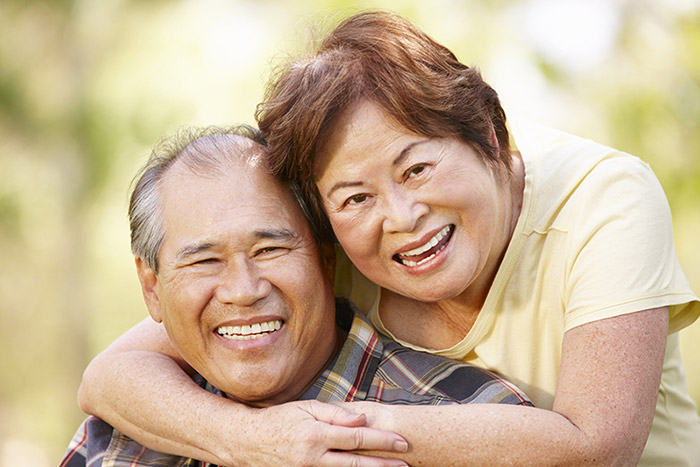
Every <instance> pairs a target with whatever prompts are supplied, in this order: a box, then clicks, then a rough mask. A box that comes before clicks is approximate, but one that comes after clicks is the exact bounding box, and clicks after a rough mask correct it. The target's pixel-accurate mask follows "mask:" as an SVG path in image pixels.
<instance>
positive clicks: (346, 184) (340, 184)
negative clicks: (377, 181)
mask: <svg viewBox="0 0 700 467" xmlns="http://www.w3.org/2000/svg"><path fill="white" fill-rule="evenodd" d="M360 185H362V182H338V183H336V184H335V185H333V186H332V187H331V189H330V190H328V192H327V193H326V198H330V197H331V195H332V194H333V193H334V192H335V191H336V190H340V189H341V188H348V187H353V186H360Z"/></svg>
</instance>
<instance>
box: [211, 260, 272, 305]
mask: <svg viewBox="0 0 700 467" xmlns="http://www.w3.org/2000/svg"><path fill="white" fill-rule="evenodd" d="M271 290H272V284H270V282H269V281H268V280H267V279H265V278H264V277H262V276H261V275H260V273H259V271H258V267H257V266H256V265H255V263H254V262H253V261H252V260H251V259H250V258H236V259H235V260H232V261H230V262H229V263H228V264H227V267H226V269H225V272H224V273H223V275H222V277H221V282H220V283H219V286H218V287H217V290H216V298H217V299H218V300H219V302H221V303H226V304H232V305H237V306H250V305H253V304H255V302H257V301H258V300H260V299H263V298H265V297H266V296H268V295H269V294H270V292H271Z"/></svg>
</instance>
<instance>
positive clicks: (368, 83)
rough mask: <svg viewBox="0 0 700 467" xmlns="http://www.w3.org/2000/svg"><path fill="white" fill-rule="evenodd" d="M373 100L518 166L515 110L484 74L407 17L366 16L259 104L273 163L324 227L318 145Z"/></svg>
mask: <svg viewBox="0 0 700 467" xmlns="http://www.w3.org/2000/svg"><path fill="white" fill-rule="evenodd" d="M363 100H367V101H370V102H372V103H374V104H375V105H377V106H379V107H380V108H381V109H382V110H383V111H384V112H386V113H387V115H389V116H390V117H392V118H393V119H395V120H396V122H398V123H399V124H400V125H402V126H403V127H405V128H406V129H408V130H410V131H413V132H415V133H418V134H422V135H425V136H428V137H436V138H441V137H455V138H458V139H460V140H462V141H464V142H465V143H467V144H469V145H471V146H472V147H473V148H474V149H475V151H476V152H477V154H478V155H479V156H480V157H481V158H482V160H484V161H485V162H488V163H491V164H492V165H493V166H501V167H503V168H505V169H506V170H510V160H511V156H510V148H509V143H508V130H507V129H506V117H505V113H504V111H503V108H502V107H501V104H500V101H499V99H498V95H497V93H496V91H495V90H494V89H493V88H492V87H491V86H489V85H488V84H487V83H486V82H485V81H484V80H483V79H482V77H481V74H480V73H479V71H478V70H476V69H475V68H471V67H468V66H466V65H464V64H462V63H460V62H459V61H458V60H457V58H456V57H455V55H454V54H453V53H452V52H451V51H450V50H448V49H447V48H446V47H444V46H442V45H440V44H438V43H437V42H435V41H434V40H433V39H431V38H430V37H429V36H428V35H427V34H425V33H424V32H423V31H421V30H420V29H418V28H417V27H416V26H415V25H413V24H412V23H411V22H409V21H407V20H406V19H404V18H402V17H401V16H399V15H396V14H393V13H389V12H384V11H369V12H363V13H359V14H357V15H354V16H351V17H349V18H347V19H345V20H344V21H342V22H341V23H340V24H339V25H338V26H337V27H336V28H335V29H333V30H332V31H331V32H330V33H329V34H328V36H326V37H325V39H324V40H323V41H322V42H321V44H320V46H319V47H318V49H317V50H316V52H315V53H314V54H313V55H311V56H309V57H304V58H299V59H297V60H295V61H292V62H290V63H288V64H287V65H285V66H284V67H283V68H282V69H281V70H280V72H279V73H278V75H277V76H276V78H273V80H272V81H271V83H270V85H269V86H268V89H267V91H266V95H265V100H264V101H263V102H262V103H261V104H260V105H259V106H258V109H257V111H256V119H257V121H258V125H259V128H260V130H261V131H262V133H263V135H265V137H266V138H267V141H268V147H269V151H270V167H271V169H272V170H273V172H274V173H275V174H276V175H277V176H279V177H281V178H283V179H286V180H291V181H293V182H295V183H297V184H299V187H300V190H301V193H302V196H303V197H304V198H305V200H306V201H307V203H308V205H309V207H310V209H311V211H312V212H311V218H312V222H313V223H314V224H316V225H315V226H314V228H315V229H321V230H326V231H327V232H328V233H330V227H329V224H328V220H327V218H326V216H325V213H324V212H323V209H322V204H321V202H320V199H319V194H318V191H317V189H316V185H315V183H314V180H313V168H314V161H315V158H316V153H317V150H318V149H319V148H320V147H321V145H322V144H323V142H324V139H325V138H327V137H328V136H329V135H330V134H331V133H332V131H333V129H334V127H335V124H336V122H337V121H338V119H339V118H340V116H341V115H342V114H343V113H344V112H346V111H348V110H350V109H352V108H354V106H355V105H356V104H358V103H359V102H361V101H363ZM492 132H495V135H496V139H497V140H498V145H497V146H496V145H494V144H493V138H492Z"/></svg>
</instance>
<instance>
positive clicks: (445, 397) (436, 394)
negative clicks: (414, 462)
mask: <svg viewBox="0 0 700 467" xmlns="http://www.w3.org/2000/svg"><path fill="white" fill-rule="evenodd" d="M380 336H381V339H382V343H383V344H384V349H383V352H382V358H381V360H380V363H379V367H378V369H377V372H376V375H375V378H378V379H380V380H381V382H382V384H384V385H386V387H385V392H386V389H387V387H392V388H395V389H399V390H401V391H404V392H406V396H405V397H409V398H410V397H416V398H418V399H423V400H425V401H428V402H423V403H429V404H449V403H453V404H455V403H456V404H472V403H499V404H519V405H531V404H530V402H529V399H528V398H527V396H525V394H523V393H522V392H521V391H520V390H519V389H518V388H517V387H515V386H514V385H513V384H511V383H509V382H508V381H506V380H504V379H503V378H501V377H499V376H498V375H496V374H494V373H492V372H490V371H488V370H485V369H483V368H479V367H476V366H474V365H470V364H467V363H464V362H460V361H456V360H451V359H448V358H445V357H441V356H438V355H432V354H429V353H425V352H420V351H418V350H413V349H409V348H407V347H404V346H402V345H401V344H398V343H396V342H394V341H392V340H390V339H389V338H387V337H386V336H382V335H380ZM382 402H385V401H384V400H382ZM397 403H399V402H397ZM405 403H421V402H409V401H406V402H405Z"/></svg>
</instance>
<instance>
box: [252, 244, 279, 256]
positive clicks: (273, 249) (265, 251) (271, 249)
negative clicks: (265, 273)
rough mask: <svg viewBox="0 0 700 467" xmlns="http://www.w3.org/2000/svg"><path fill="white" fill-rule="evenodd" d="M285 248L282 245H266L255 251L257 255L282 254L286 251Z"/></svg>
mask: <svg viewBox="0 0 700 467" xmlns="http://www.w3.org/2000/svg"><path fill="white" fill-rule="evenodd" d="M284 250H285V249H284V248H283V247H280V246H266V247H264V248H260V249H259V250H258V251H256V252H255V256H268V255H277V254H280V253H282V252H283V251H284Z"/></svg>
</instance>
